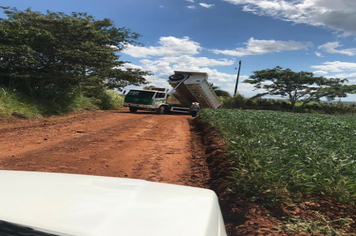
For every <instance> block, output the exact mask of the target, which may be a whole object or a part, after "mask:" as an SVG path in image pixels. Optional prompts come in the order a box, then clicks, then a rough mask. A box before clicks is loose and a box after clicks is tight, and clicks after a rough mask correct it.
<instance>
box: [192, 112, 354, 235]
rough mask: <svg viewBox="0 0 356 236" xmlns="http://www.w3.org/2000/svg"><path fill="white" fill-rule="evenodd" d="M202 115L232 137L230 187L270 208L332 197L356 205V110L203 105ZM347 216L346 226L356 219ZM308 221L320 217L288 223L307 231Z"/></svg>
mask: <svg viewBox="0 0 356 236" xmlns="http://www.w3.org/2000/svg"><path fill="white" fill-rule="evenodd" d="M199 117H200V119H201V120H203V121H204V122H206V123H208V124H210V125H211V126H212V127H214V128H215V129H216V130H217V131H219V132H220V133H221V134H222V135H223V137H224V138H225V139H226V140H227V141H228V144H229V148H228V150H229V160H230V161H231V162H232V168H231V176H230V177H229V178H230V185H229V189H230V190H231V191H232V192H233V193H234V194H235V195H236V196H240V197H242V198H243V199H247V200H250V201H253V202H256V203H259V204H260V205H262V206H265V207H274V206H280V205H287V206H291V205H294V204H297V203H300V202H303V201H305V200H307V201H311V202H313V201H318V199H333V200H332V201H335V202H341V203H343V204H346V205H349V206H350V207H353V208H355V205H356V184H355V183H356V159H355V158H356V150H355V143H356V116H355V115H322V114H305V113H303V114H300V113H292V112H277V111H265V110H239V109H234V110H232V109H229V110H228V109H221V110H211V109H202V110H201V111H200V112H199ZM333 220H335V219H333ZM344 221H347V224H346V225H345V229H346V228H347V227H348V226H349V225H350V224H353V223H355V221H354V220H352V219H348V218H347V219H340V222H344ZM307 222H309V223H307ZM325 222H326V223H327V222H329V220H325ZM330 222H336V221H331V220H330ZM326 223H325V224H319V223H318V225H320V227H319V226H318V227H316V226H315V227H314V226H313V227H314V228H316V229H315V231H314V232H323V231H321V230H322V228H323V227H326V226H327V224H326ZM307 224H311V225H315V222H314V223H313V221H307V220H305V223H303V221H302V219H297V220H294V222H293V219H292V218H288V222H287V224H286V225H285V226H283V227H284V230H290V231H291V232H294V233H295V232H307V231H305V227H306V225H307ZM287 226H288V227H287ZM303 227H304V228H303ZM308 227H309V226H308ZM310 227H311V226H310ZM318 230H320V231H318ZM335 232H336V231H335ZM313 235H314V234H313ZM335 235H338V234H335ZM341 235H342V234H341Z"/></svg>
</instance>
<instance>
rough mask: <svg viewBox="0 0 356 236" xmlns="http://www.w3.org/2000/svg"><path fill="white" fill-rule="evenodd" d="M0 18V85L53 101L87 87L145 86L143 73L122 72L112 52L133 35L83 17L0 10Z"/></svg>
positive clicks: (133, 40) (86, 90) (105, 21)
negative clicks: (3, 16) (55, 98)
mask: <svg viewBox="0 0 356 236" xmlns="http://www.w3.org/2000/svg"><path fill="white" fill-rule="evenodd" d="M4 9H5V10H4V12H5V14H6V15H7V17H8V18H7V19H3V18H0V86H5V87H7V88H11V89H17V90H19V91H22V92H27V93H31V94H34V93H35V94H39V95H41V96H45V95H48V96H50V97H55V96H57V95H58V93H63V92H67V91H72V90H73V89H76V90H79V91H81V92H83V93H91V91H93V88H96V89H97V88H99V87H109V88H112V89H114V88H115V89H118V90H121V89H122V88H123V87H125V86H127V85H130V84H132V85H140V84H146V83H147V81H146V80H145V78H144V76H145V75H149V74H150V73H149V72H147V71H142V70H139V69H124V64H125V63H126V62H124V61H120V60H119V59H120V56H119V55H118V53H119V52H120V51H122V50H123V49H124V48H125V47H126V46H127V45H128V44H134V45H140V43H139V42H138V38H139V37H140V35H139V34H137V33H133V32H131V31H130V30H129V29H126V28H116V27H115V26H114V24H113V22H112V21H111V20H110V19H103V20H95V19H94V17H93V16H90V15H88V14H86V13H72V14H71V15H67V14H64V13H61V12H59V13H55V12H50V11H47V13H46V14H42V13H39V12H34V11H31V10H30V9H27V10H25V11H18V10H17V9H15V8H12V9H10V8H4Z"/></svg>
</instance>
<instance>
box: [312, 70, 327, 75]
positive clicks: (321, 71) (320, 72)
mask: <svg viewBox="0 0 356 236" xmlns="http://www.w3.org/2000/svg"><path fill="white" fill-rule="evenodd" d="M313 73H314V74H316V75H327V74H328V72H327V71H324V70H316V71H314V72H313Z"/></svg>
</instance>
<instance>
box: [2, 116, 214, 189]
mask: <svg viewBox="0 0 356 236" xmlns="http://www.w3.org/2000/svg"><path fill="white" fill-rule="evenodd" d="M192 119H193V118H192V117H190V116H188V115H156V114H152V113H145V112H140V113H137V114H131V113H128V112H124V111H122V110H121V111H112V112H101V113H96V114H95V113H88V114H84V115H73V116H69V117H67V118H63V117H61V118H60V119H58V118H54V119H52V118H46V119H45V120H42V121H28V122H26V123H24V124H22V126H21V122H20V124H17V125H16V124H15V125H13V124H12V126H10V127H6V125H5V126H4V125H3V126H1V125H2V124H1V123H0V132H1V131H2V130H6V132H5V133H6V135H3V133H1V135H0V141H1V144H0V150H2V151H1V152H0V168H1V169H7V170H28V171H46V172H62V173H76V174H90V175H101V176H114V177H129V178H139V179H146V180H150V181H158V182H166V183H174V184H183V185H192V186H200V187H203V186H205V183H206V182H207V178H208V170H207V167H206V166H204V164H201V163H203V162H204V161H203V162H202V161H201V160H203V158H202V159H201V160H200V159H199V158H198V157H202V156H203V155H204V151H202V150H199V149H200V148H201V147H199V145H195V146H194V144H195V143H196V142H200V138H199V137H198V136H195V135H196V134H194V132H193V130H192V123H191V121H192ZM57 121H58V122H57ZM31 122H32V123H33V126H31ZM196 162H200V164H199V165H198V167H196V165H195V163H196ZM194 166H195V167H194ZM204 168H206V170H205V171H202V169H204ZM202 173H203V174H202ZM197 176H199V178H196V177H197ZM202 177H204V178H205V179H201V178H202ZM198 179H199V180H198Z"/></svg>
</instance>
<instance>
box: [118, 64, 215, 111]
mask: <svg viewBox="0 0 356 236" xmlns="http://www.w3.org/2000/svg"><path fill="white" fill-rule="evenodd" d="M168 83H169V84H170V85H171V87H172V89H171V90H170V91H168V89H165V88H151V89H147V90H144V89H132V90H130V91H129V92H128V93H127V94H126V96H125V101H124V106H125V107H129V109H130V112H137V111H138V110H151V111H155V112H156V113H158V114H163V113H168V112H179V113H190V106H191V105H192V103H193V102H197V103H199V105H200V107H202V108H213V109H215V108H219V107H221V105H222V101H220V100H219V98H218V96H217V95H216V93H215V92H214V90H213V88H212V86H211V85H210V84H209V83H208V74H207V73H205V72H190V71H174V74H173V75H171V76H169V80H168ZM171 95H173V96H174V97H175V98H176V99H177V100H178V102H179V103H176V104H171V103H169V102H168V101H167V100H168V97H169V96H171Z"/></svg>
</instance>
